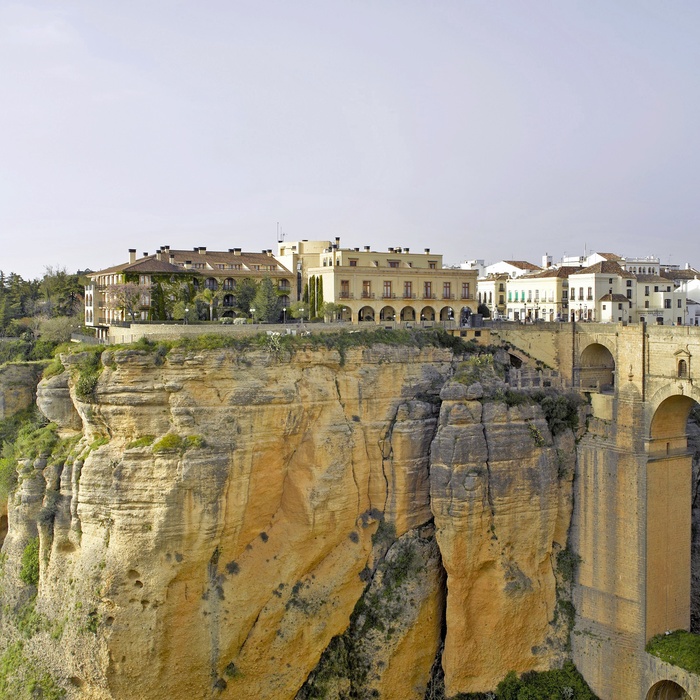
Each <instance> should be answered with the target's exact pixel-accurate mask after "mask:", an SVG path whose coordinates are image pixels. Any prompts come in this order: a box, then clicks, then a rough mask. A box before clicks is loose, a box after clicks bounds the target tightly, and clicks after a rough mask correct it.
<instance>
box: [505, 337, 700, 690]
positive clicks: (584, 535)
mask: <svg viewBox="0 0 700 700" xmlns="http://www.w3.org/2000/svg"><path fill="white" fill-rule="evenodd" d="M492 336H497V337H500V338H501V339H502V340H503V341H507V342H509V343H510V344H512V345H513V346H515V347H516V348H519V349H520V350H522V351H524V352H526V353H527V354H528V355H530V356H531V357H532V358H533V359H535V360H540V361H541V362H543V363H545V364H546V365H548V366H549V367H551V368H553V369H556V370H558V371H559V372H560V373H561V375H562V379H563V383H564V385H566V386H570V387H575V388H580V389H581V390H583V391H586V392H590V396H591V403H592V416H591V419H590V421H589V426H588V428H589V429H588V432H587V434H586V435H585V436H584V437H583V438H582V440H581V442H580V444H579V448H578V463H577V474H576V479H575V483H574V498H575V501H574V515H573V520H572V527H571V533H570V546H571V547H572V549H574V551H576V553H577V554H578V555H579V556H580V557H581V563H580V565H579V569H578V573H577V579H576V585H575V591H574V602H575V605H576V611H577V616H576V625H575V628H574V631H573V634H572V651H573V657H574V661H575V662H576V665H577V666H578V668H579V670H580V671H581V673H582V674H583V675H584V677H585V678H586V680H587V681H588V683H589V684H590V686H591V688H592V689H593V691H594V692H595V693H596V694H597V695H598V696H599V697H600V698H602V700H623V699H624V700H626V699H629V700H662V699H664V700H675V699H676V698H688V697H690V698H693V700H700V676H697V675H694V674H691V673H689V672H687V671H685V670H683V669H681V668H678V667H675V666H671V665H670V664H667V663H664V662H663V661H661V660H660V659H658V658H656V657H655V656H652V655H650V654H648V653H647V652H646V651H645V645H646V643H647V641H648V640H649V639H650V638H651V637H653V636H654V635H656V634H659V633H664V632H666V631H669V630H677V629H685V630H688V629H690V600H691V572H690V566H691V510H692V503H691V499H692V454H691V453H690V452H689V450H688V443H687V435H686V423H687V418H688V415H689V412H690V410H691V409H692V408H693V407H694V406H695V405H696V404H698V403H700V328H691V327H686V326H679V327H668V326H645V325H642V324H630V325H623V324H617V325H615V324H593V323H583V324H581V323H579V324H575V323H571V324H569V323H567V324H535V325H533V326H524V325H515V324H512V325H511V324H508V326H504V327H503V328H500V329H493V330H492ZM698 594H699V592H698V591H693V595H698Z"/></svg>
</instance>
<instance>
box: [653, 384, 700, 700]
mask: <svg viewBox="0 0 700 700" xmlns="http://www.w3.org/2000/svg"><path fill="white" fill-rule="evenodd" d="M686 391H687V388H686V386H685V384H684V383H681V384H680V385H677V384H675V383H674V384H672V385H670V386H667V387H665V388H664V389H662V390H660V391H659V392H657V393H656V395H655V396H654V397H652V400H651V402H650V403H651V406H650V408H651V410H650V411H649V417H648V432H647V446H646V451H647V463H646V556H645V560H646V616H645V621H646V634H645V636H646V639H647V640H649V639H650V638H651V637H653V636H654V635H656V634H662V633H664V632H666V631H668V630H676V629H684V630H689V629H690V623H691V620H690V602H691V596H692V588H691V547H692V544H691V543H692V534H691V519H692V481H693V459H692V455H691V454H690V453H689V452H688V427H687V426H688V417H689V415H690V412H691V410H692V409H693V407H694V406H696V405H697V404H698V398H700V397H698V396H693V395H690V396H688V395H687V394H686ZM689 393H694V394H697V393H698V392H697V391H693V392H689ZM668 682H669V683H670V681H668ZM659 688H660V689H659V691H658V692H659V693H667V692H668V693H671V689H669V688H670V686H659ZM664 688H666V690H664ZM648 697H650V698H667V697H668V698H683V697H686V696H685V695H673V694H670V695H664V694H657V695H650V696H648Z"/></svg>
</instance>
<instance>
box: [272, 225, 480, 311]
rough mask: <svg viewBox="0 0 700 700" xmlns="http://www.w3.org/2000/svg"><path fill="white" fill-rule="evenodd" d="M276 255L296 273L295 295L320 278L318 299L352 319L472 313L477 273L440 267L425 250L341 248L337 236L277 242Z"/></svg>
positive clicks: (437, 257)
mask: <svg viewBox="0 0 700 700" xmlns="http://www.w3.org/2000/svg"><path fill="white" fill-rule="evenodd" d="M277 259H278V260H279V261H280V263H282V265H283V266H284V267H286V268H287V269H289V270H292V271H294V272H295V273H296V275H297V289H298V290H300V294H303V289H304V287H305V286H306V285H308V283H309V280H310V279H311V278H317V279H319V280H320V286H321V288H322V290H323V291H322V294H323V300H324V301H326V302H334V303H337V304H342V305H343V312H342V314H341V318H342V319H343V320H346V321H352V322H353V323H361V322H369V323H388V322H397V323H398V322H404V323H418V322H424V323H431V322H434V321H455V322H459V321H461V320H464V318H466V317H467V316H469V315H470V314H471V313H472V312H475V311H476V299H475V295H476V280H477V271H476V270H462V269H459V268H443V264H442V255H439V254H435V253H431V251H430V249H429V248H426V249H425V250H424V251H423V252H422V253H411V252H410V250H409V249H408V248H389V249H388V250H387V251H375V250H372V249H371V248H370V247H369V246H365V247H364V248H363V249H362V250H361V249H360V248H341V247H340V239H339V238H336V239H335V242H334V243H332V242H331V241H296V242H284V243H279V244H278V254H277ZM300 298H301V297H300Z"/></svg>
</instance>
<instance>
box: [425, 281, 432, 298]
mask: <svg viewBox="0 0 700 700" xmlns="http://www.w3.org/2000/svg"><path fill="white" fill-rule="evenodd" d="M423 296H424V297H425V298H426V299H432V298H433V283H432V282H425V283H424V284H423Z"/></svg>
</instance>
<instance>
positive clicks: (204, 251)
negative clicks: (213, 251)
mask: <svg viewBox="0 0 700 700" xmlns="http://www.w3.org/2000/svg"><path fill="white" fill-rule="evenodd" d="M206 252H207V249H206V248H205V247H204V246H200V247H199V254H200V255H206Z"/></svg>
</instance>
